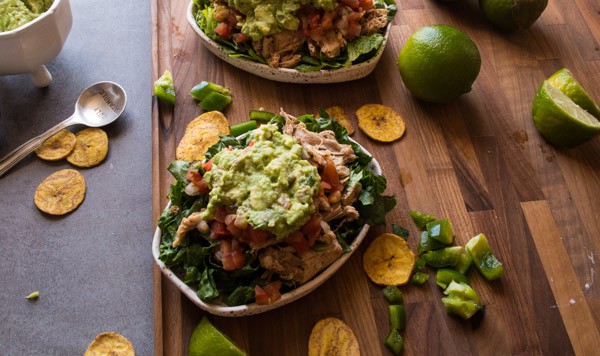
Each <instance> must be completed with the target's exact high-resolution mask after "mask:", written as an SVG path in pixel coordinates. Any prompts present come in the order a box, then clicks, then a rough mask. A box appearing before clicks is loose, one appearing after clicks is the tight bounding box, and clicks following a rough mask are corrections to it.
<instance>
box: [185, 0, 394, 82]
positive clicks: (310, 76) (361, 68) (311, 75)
mask: <svg viewBox="0 0 600 356" xmlns="http://www.w3.org/2000/svg"><path fill="white" fill-rule="evenodd" d="M194 5H195V4H194V0H190V2H189V4H188V7H187V12H186V17H187V20H188V23H189V24H190V26H191V27H192V29H193V30H194V31H195V32H196V34H197V35H198V36H199V37H200V38H201V40H202V41H203V44H204V45H207V46H211V47H212V48H213V49H215V50H218V51H221V52H223V55H224V56H226V57H227V59H225V58H222V59H223V60H225V61H226V62H228V63H229V64H231V65H233V66H235V67H238V68H240V69H242V70H245V71H247V70H246V69H244V68H241V67H240V65H242V64H248V65H254V66H256V67H257V68H260V69H261V70H262V71H264V72H266V73H269V74H271V75H270V76H266V75H260V74H257V73H254V72H251V73H252V74H255V75H258V76H261V77H263V78H267V79H271V80H276V81H277V80H278V79H277V78H276V74H275V73H282V74H284V75H287V76H295V77H298V80H294V81H292V82H294V83H309V84H312V83H336V82H346V81H351V80H356V79H360V78H363V77H365V76H367V75H369V74H370V73H371V72H372V71H373V70H374V69H375V66H376V65H377V63H378V62H379V60H380V59H381V56H382V54H383V51H384V50H385V47H386V45H387V41H388V38H389V33H390V29H391V27H392V23H391V21H390V22H389V23H388V24H387V26H386V29H385V31H384V34H383V35H384V38H383V42H382V43H381V46H379V48H378V49H377V51H376V52H375V54H374V55H373V56H372V57H371V58H369V59H367V60H366V61H364V62H361V63H358V64H353V65H350V66H348V67H341V68H336V69H321V70H315V71H307V72H301V71H299V70H297V69H293V68H273V67H270V66H269V65H267V64H264V63H260V62H256V61H252V60H249V59H246V58H232V57H229V55H227V54H226V53H225V52H224V51H223V49H222V45H221V44H219V43H218V42H216V41H214V40H213V39H212V38H210V37H208V36H207V35H206V34H205V33H204V31H202V30H201V29H200V27H198V24H197V23H196V20H195V18H194V14H193V11H192V10H193V7H194ZM349 72H362V73H361V74H360V75H358V76H356V77H355V78H352V79H345V80H339V79H332V75H336V74H341V73H349ZM318 79H323V80H322V81H316V82H315V81H312V80H318ZM303 80H304V81H303ZM306 80H309V81H306ZM280 81H283V80H280Z"/></svg>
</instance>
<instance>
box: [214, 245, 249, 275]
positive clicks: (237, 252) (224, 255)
mask: <svg viewBox="0 0 600 356" xmlns="http://www.w3.org/2000/svg"><path fill="white" fill-rule="evenodd" d="M219 256H220V260H221V263H222V264H223V269H224V270H226V271H235V270H237V269H240V268H242V267H244V265H245V264H246V256H245V255H244V249H243V247H242V246H240V245H239V243H238V242H237V240H222V241H221V246H220V249H219Z"/></svg>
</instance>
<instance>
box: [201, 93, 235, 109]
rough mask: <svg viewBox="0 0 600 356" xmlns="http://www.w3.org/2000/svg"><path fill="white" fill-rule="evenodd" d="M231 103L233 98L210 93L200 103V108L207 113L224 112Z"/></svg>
mask: <svg viewBox="0 0 600 356" xmlns="http://www.w3.org/2000/svg"><path fill="white" fill-rule="evenodd" d="M230 103H231V96H229V95H225V94H221V93H217V92H216V91H214V92H212V93H209V94H208V95H207V96H205V97H204V99H202V100H201V101H200V104H199V105H200V107H202V109H204V110H205V111H215V110H216V111H222V110H223V109H225V108H226V107H227V105H229V104H230Z"/></svg>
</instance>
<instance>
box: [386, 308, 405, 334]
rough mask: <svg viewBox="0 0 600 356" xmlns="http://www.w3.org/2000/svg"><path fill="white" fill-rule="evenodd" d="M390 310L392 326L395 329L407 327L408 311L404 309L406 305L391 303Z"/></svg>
mask: <svg viewBox="0 0 600 356" xmlns="http://www.w3.org/2000/svg"><path fill="white" fill-rule="evenodd" d="M388 310H389V313H390V328H392V329H395V330H404V329H406V312H405V310H404V305H402V304H394V305H390V306H389V307H388Z"/></svg>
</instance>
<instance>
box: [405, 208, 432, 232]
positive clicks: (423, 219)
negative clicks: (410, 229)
mask: <svg viewBox="0 0 600 356" xmlns="http://www.w3.org/2000/svg"><path fill="white" fill-rule="evenodd" d="M408 215H409V216H410V218H411V219H412V221H413V222H414V223H415V225H416V226H417V228H418V229H419V230H425V226H426V225H427V223H429V222H431V221H434V220H435V216H433V215H430V214H426V213H421V212H418V211H415V210H411V211H409V212H408Z"/></svg>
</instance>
